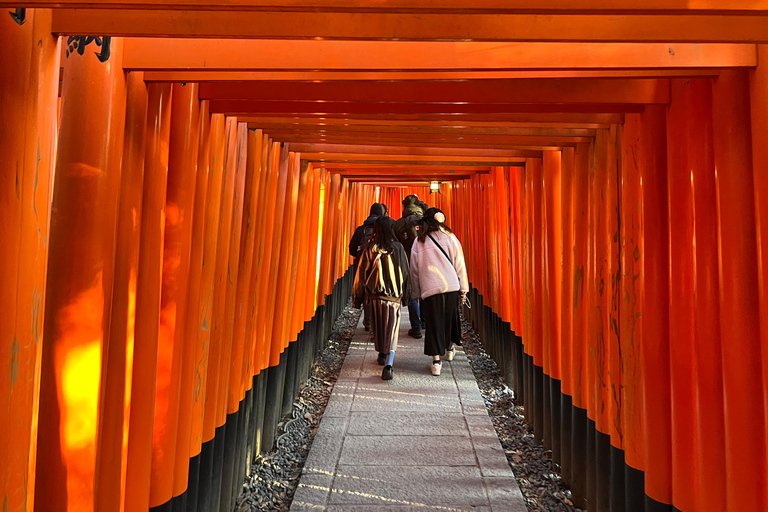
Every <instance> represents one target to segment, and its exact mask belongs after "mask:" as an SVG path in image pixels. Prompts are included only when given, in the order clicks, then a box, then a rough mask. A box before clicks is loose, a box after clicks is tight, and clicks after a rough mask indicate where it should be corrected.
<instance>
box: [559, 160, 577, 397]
mask: <svg viewBox="0 0 768 512" xmlns="http://www.w3.org/2000/svg"><path fill="white" fill-rule="evenodd" d="M574 159H575V150H574V149H573V148H564V149H563V152H562V155H561V177H560V203H561V208H560V215H561V216H560V233H561V234H556V236H557V237H561V239H560V255H559V258H561V261H562V267H561V272H560V283H561V284H559V288H560V353H561V359H560V371H561V386H562V391H563V393H564V394H565V395H567V396H570V397H573V382H572V380H571V379H572V375H573V373H572V371H571V359H572V357H573V352H572V348H573V252H574V244H573V189H572V183H573V179H574V177H573V174H574V167H575V161H574Z"/></svg>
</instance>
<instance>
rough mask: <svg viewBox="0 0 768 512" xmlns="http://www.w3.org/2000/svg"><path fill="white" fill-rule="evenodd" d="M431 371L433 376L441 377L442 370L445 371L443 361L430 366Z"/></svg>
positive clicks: (434, 362)
mask: <svg viewBox="0 0 768 512" xmlns="http://www.w3.org/2000/svg"><path fill="white" fill-rule="evenodd" d="M430 369H431V370H432V375H434V376H438V375H440V370H442V369H443V364H442V361H433V362H432V365H431V366H430Z"/></svg>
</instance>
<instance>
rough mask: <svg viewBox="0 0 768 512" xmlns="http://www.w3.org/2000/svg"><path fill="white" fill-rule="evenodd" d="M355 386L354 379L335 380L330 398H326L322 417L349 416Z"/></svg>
mask: <svg viewBox="0 0 768 512" xmlns="http://www.w3.org/2000/svg"><path fill="white" fill-rule="evenodd" d="M356 387H357V384H356V382H355V381H342V382H338V381H337V382H336V384H334V386H333V392H332V393H331V398H329V399H328V405H326V406H325V412H324V413H323V418H326V417H330V418H339V417H341V418H346V417H347V416H349V411H350V409H351V408H352V401H353V399H354V397H355V388H356Z"/></svg>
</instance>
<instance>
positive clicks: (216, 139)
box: [190, 114, 226, 457]
mask: <svg viewBox="0 0 768 512" xmlns="http://www.w3.org/2000/svg"><path fill="white" fill-rule="evenodd" d="M225 129H226V127H225V118H224V116H223V115H221V114H213V115H212V116H211V125H210V136H209V142H208V149H207V151H205V153H206V154H207V156H208V158H207V159H206V160H203V161H200V160H199V159H198V166H200V165H203V166H204V169H205V170H206V171H205V172H207V173H208V192H207V194H206V198H205V226H204V231H203V236H204V242H203V243H204V247H203V259H202V273H201V274H200V294H199V297H198V313H197V333H196V335H195V336H196V348H195V361H196V366H195V370H194V377H193V379H194V380H196V381H198V382H199V388H197V389H196V390H195V391H194V392H193V397H192V431H191V435H190V455H191V456H192V457H194V456H197V455H198V454H199V453H200V450H201V447H202V443H203V442H208V441H210V440H211V439H212V438H213V434H211V430H212V429H211V423H212V422H211V421H210V419H209V420H208V423H207V425H208V426H207V428H206V417H205V403H206V396H207V395H208V375H209V371H208V368H209V360H210V346H211V343H210V340H211V327H212V325H213V304H214V302H213V298H214V282H215V276H216V257H217V252H218V243H219V219H220V218H221V217H220V216H221V197H222V190H223V188H224V172H223V165H224V154H225V151H226V146H225V143H226V131H225ZM209 436H210V437H209Z"/></svg>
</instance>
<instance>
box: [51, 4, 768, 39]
mask: <svg viewBox="0 0 768 512" xmlns="http://www.w3.org/2000/svg"><path fill="white" fill-rule="evenodd" d="M53 32H54V34H64V35H66V34H83V35H96V34H109V35H112V36H123V37H130V36H138V37H158V36H159V37H165V36H170V37H205V38H217V37H233V38H254V39H312V38H324V39H347V40H389V41H403V40H404V41H408V40H417V41H430V40H441V41H457V42H461V41H468V40H469V41H499V42H514V41H520V42H538V41H541V42H550V41H555V42H558V41H559V42H585V41H587V42H675V43H686V42H765V40H766V37H768V36H766V33H768V20H765V17H764V16H762V15H759V14H757V15H755V14H746V13H738V14H736V13H734V14H730V15H728V16H721V15H720V14H712V13H707V14H703V13H702V14H698V13H697V14H690V15H687V16H679V15H675V14H556V15H553V14H506V13H495V14H475V15H473V16H469V17H467V16H466V15H463V14H457V13H441V14H422V13H418V14H414V13H404V12H396V13H395V12H387V13H368V12H366V13H347V12H274V11H264V12H252V11H241V12H232V11H229V12H228V11H192V10H190V11H178V10H160V9H155V10H152V11H151V12H150V11H146V10H114V9H89V10H78V9H58V10H56V11H55V12H54V18H53Z"/></svg>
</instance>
